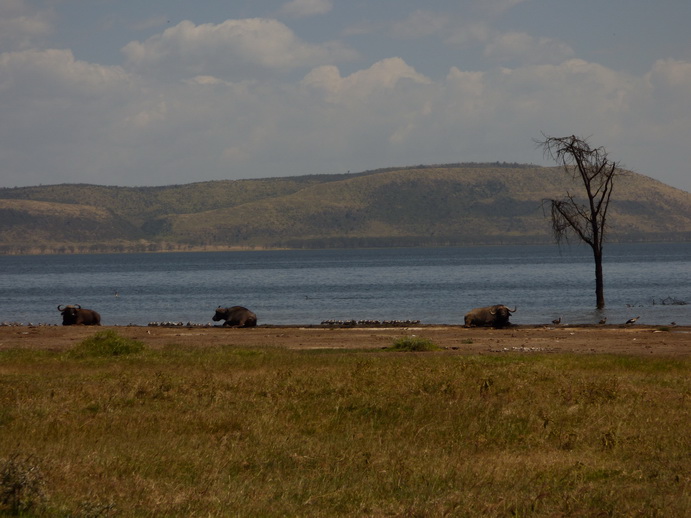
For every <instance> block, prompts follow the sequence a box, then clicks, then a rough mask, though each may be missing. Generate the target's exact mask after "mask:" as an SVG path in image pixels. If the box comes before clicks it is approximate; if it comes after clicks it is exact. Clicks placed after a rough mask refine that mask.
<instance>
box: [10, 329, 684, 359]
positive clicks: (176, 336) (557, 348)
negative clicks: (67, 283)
mask: <svg viewBox="0 0 691 518" xmlns="http://www.w3.org/2000/svg"><path fill="white" fill-rule="evenodd" d="M108 329H111V330H114V331H115V332H117V333H118V334H120V335H122V336H126V337H129V338H134V339H137V340H141V341H143V342H144V343H145V344H146V345H147V347H151V348H153V349H165V348H167V347H178V346H182V347H234V348H246V347H250V348H251V347H284V348H287V349H295V350H308V349H311V350H316V349H329V350H342V351H354V352H357V351H372V350H376V349H385V348H387V347H389V346H390V345H391V344H392V342H393V341H394V340H395V339H397V338H401V337H404V336H411V335H416V336H420V337H424V338H427V339H429V340H431V341H433V342H434V343H435V344H436V345H438V346H439V347H441V349H442V350H441V351H439V353H431V354H468V355H472V354H507V353H508V354H512V353H516V354H547V353H550V354H555V353H556V354H560V353H561V354H588V355H590V354H624V355H636V356H648V357H655V356H672V357H678V358H680V359H685V358H687V357H689V356H691V336H689V335H691V326H651V325H640V324H639V325H628V326H626V325H589V324H584V325H575V326H570V325H564V326H562V325H556V326H555V325H512V326H511V327H508V328H505V329H494V328H484V327H471V328H466V327H463V326H462V325H425V324H416V325H411V326H401V327H391V326H390V327H371V326H370V327H367V326H353V327H335V326H323V325H305V326H301V325H270V324H264V325H259V326H257V327H253V328H245V329H238V328H224V327H221V326H212V327H207V326H203V327H202V326H186V325H183V326H62V325H37V326H28V325H25V326H19V325H18V326H0V351H2V350H9V349H31V350H48V351H64V350H68V349H70V348H71V347H73V346H74V345H76V344H77V343H79V342H80V341H82V340H84V339H85V338H87V337H89V336H92V335H94V334H95V333H97V332H99V331H104V330H108ZM403 354H410V353H403ZM413 354H416V353H413ZM424 354H430V353H424Z"/></svg>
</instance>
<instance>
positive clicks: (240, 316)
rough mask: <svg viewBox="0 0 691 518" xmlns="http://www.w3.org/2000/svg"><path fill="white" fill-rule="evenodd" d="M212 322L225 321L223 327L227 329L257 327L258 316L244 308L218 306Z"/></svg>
mask: <svg viewBox="0 0 691 518" xmlns="http://www.w3.org/2000/svg"><path fill="white" fill-rule="evenodd" d="M211 320H213V321H214V322H218V321H219V320H225V322H223V325H224V326H226V327H254V326H256V325H257V315H255V314H254V313H252V312H251V311H250V310H249V309H247V308H243V307H242V306H233V307H231V308H222V307H221V306H218V307H217V308H216V313H215V314H214V316H213V317H211Z"/></svg>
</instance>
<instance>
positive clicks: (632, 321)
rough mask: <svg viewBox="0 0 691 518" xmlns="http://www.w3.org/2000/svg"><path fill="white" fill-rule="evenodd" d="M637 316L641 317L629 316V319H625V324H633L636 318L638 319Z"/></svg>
mask: <svg viewBox="0 0 691 518" xmlns="http://www.w3.org/2000/svg"><path fill="white" fill-rule="evenodd" d="M639 318H641V317H640V316H638V317H633V318H629V319H628V320H627V321H626V323H627V324H635V323H636V320H638V319H639Z"/></svg>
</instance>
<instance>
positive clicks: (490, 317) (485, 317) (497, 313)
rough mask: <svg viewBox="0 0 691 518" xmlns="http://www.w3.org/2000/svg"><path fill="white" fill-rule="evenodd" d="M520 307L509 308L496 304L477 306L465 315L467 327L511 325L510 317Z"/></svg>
mask: <svg viewBox="0 0 691 518" xmlns="http://www.w3.org/2000/svg"><path fill="white" fill-rule="evenodd" d="M516 309H518V308H514V309H509V308H507V307H506V306H502V305H496V306H487V307H484V308H475V309H473V310H472V311H469V312H468V313H467V314H466V316H465V327H474V326H479V327H496V328H500V327H506V326H510V325H511V324H510V322H509V317H510V316H511V313H513V312H514V311H516Z"/></svg>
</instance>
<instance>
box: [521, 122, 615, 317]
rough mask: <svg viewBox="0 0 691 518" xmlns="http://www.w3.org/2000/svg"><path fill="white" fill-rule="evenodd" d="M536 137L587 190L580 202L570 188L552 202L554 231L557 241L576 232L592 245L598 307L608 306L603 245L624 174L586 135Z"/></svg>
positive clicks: (539, 143)
mask: <svg viewBox="0 0 691 518" xmlns="http://www.w3.org/2000/svg"><path fill="white" fill-rule="evenodd" d="M542 137H543V140H535V143H536V144H537V145H538V147H541V148H542V150H543V153H544V156H545V157H549V158H551V159H552V160H554V161H555V162H557V163H558V164H560V165H561V166H562V167H563V168H564V171H565V172H566V173H567V174H569V175H570V176H571V178H572V179H573V180H576V179H578V178H580V180H581V183H582V184H583V188H584V191H585V198H584V201H587V203H581V202H580V201H579V200H578V199H577V197H576V196H574V195H573V194H571V193H570V192H569V191H567V192H566V194H565V195H564V196H563V197H562V198H559V199H551V200H546V202H549V203H550V206H551V210H550V217H551V220H552V232H553V234H554V238H555V240H556V241H557V243H561V242H562V241H567V242H568V237H569V234H571V233H572V234H575V235H576V236H577V237H578V238H579V239H580V240H581V241H583V242H584V243H587V244H588V245H590V247H591V248H592V249H593V255H594V258H595V285H596V288H595V291H596V297H597V307H598V308H603V307H604V306H605V298H604V282H603V278H602V245H603V243H604V237H605V232H606V229H607V210H608V208H609V202H610V200H611V197H612V190H613V187H614V182H615V179H616V178H617V177H618V176H619V175H621V174H623V173H622V171H621V170H620V168H619V165H618V164H617V162H613V161H610V160H609V158H608V154H607V150H606V149H605V148H604V147H598V148H592V147H591V146H590V145H589V144H588V139H587V138H580V137H576V136H575V135H571V136H569V137H550V136H548V135H545V134H544V133H543V134H542Z"/></svg>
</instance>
